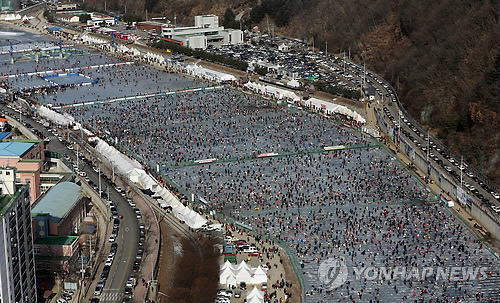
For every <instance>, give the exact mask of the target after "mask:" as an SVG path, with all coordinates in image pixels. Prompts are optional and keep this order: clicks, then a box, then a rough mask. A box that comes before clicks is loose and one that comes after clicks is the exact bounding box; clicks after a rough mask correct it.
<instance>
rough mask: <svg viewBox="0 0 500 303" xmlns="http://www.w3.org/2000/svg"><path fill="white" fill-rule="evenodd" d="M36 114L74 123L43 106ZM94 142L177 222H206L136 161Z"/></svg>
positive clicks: (106, 157)
mask: <svg viewBox="0 0 500 303" xmlns="http://www.w3.org/2000/svg"><path fill="white" fill-rule="evenodd" d="M38 113H39V114H40V116H42V117H44V118H45V119H47V120H50V121H52V122H54V123H56V124H59V125H68V124H71V123H74V118H73V117H72V116H70V115H66V114H65V115H62V114H60V113H57V112H55V111H53V110H51V109H49V108H47V107H45V106H40V107H39V108H38ZM78 127H81V125H78ZM82 130H83V131H84V132H85V133H87V134H89V135H90V134H92V133H91V132H90V131H88V130H86V129H84V128H82ZM95 141H97V145H96V150H97V152H98V153H99V154H100V155H101V156H102V157H104V158H105V159H106V160H107V161H108V162H109V163H111V165H113V166H114V167H115V170H116V172H117V173H118V174H120V175H123V176H125V177H127V178H128V179H129V180H130V181H131V182H133V183H135V184H137V186H138V187H140V188H142V189H144V190H151V191H152V192H154V195H153V197H157V198H161V199H162V200H163V201H165V202H166V203H168V205H169V206H171V207H172V209H173V214H174V216H176V217H177V218H178V219H179V220H183V221H184V222H186V224H187V225H188V226H189V227H191V228H194V229H197V228H200V227H201V226H202V225H203V224H205V223H206V222H207V220H206V219H205V218H203V217H202V216H201V215H200V214H198V213H197V212H195V211H193V210H192V209H189V208H188V207H186V206H184V205H182V203H180V201H179V199H178V198H177V197H176V196H175V195H173V194H172V193H171V192H170V191H169V190H168V189H166V188H165V187H164V186H162V185H161V184H160V183H159V182H158V181H157V180H156V179H155V178H153V177H152V176H151V175H149V174H147V173H146V171H144V169H142V165H141V164H140V163H139V162H137V160H135V159H130V158H128V157H127V156H125V155H123V154H122V153H121V152H120V151H118V150H117V149H116V148H114V147H113V146H110V145H109V144H108V143H106V142H105V141H104V140H101V139H100V138H96V139H95Z"/></svg>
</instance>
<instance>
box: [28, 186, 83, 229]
mask: <svg viewBox="0 0 500 303" xmlns="http://www.w3.org/2000/svg"><path fill="white" fill-rule="evenodd" d="M81 197H82V194H81V193H80V186H78V185H76V184H75V183H72V182H61V183H59V184H57V185H56V186H54V187H52V188H51V189H50V190H49V191H48V192H47V193H46V194H45V196H43V197H42V198H41V199H40V200H39V201H38V203H36V205H35V207H33V209H32V210H31V213H32V215H33V216H36V215H37V214H49V215H50V216H51V219H52V220H53V221H55V222H59V221H61V219H62V218H64V217H65V216H66V214H67V213H68V212H69V211H71V209H73V207H74V205H75V204H76V202H78V200H80V198H81Z"/></svg>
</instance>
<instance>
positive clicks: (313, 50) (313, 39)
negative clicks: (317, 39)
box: [312, 36, 314, 53]
mask: <svg viewBox="0 0 500 303" xmlns="http://www.w3.org/2000/svg"><path fill="white" fill-rule="evenodd" d="M312 38H313V53H314V36H313V37H312Z"/></svg>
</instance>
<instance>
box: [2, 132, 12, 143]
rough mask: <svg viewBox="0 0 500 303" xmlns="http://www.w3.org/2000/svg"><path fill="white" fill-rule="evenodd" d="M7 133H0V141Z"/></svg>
mask: <svg viewBox="0 0 500 303" xmlns="http://www.w3.org/2000/svg"><path fill="white" fill-rule="evenodd" d="M9 134H10V132H4V133H0V141H2V140H3V139H5V137H7V136H8V135H9Z"/></svg>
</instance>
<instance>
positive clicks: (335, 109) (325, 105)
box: [245, 82, 366, 123]
mask: <svg viewBox="0 0 500 303" xmlns="http://www.w3.org/2000/svg"><path fill="white" fill-rule="evenodd" d="M245 86H246V87H247V88H249V89H251V90H252V91H254V92H256V93H259V94H264V95H268V96H271V97H273V98H276V99H279V100H281V99H283V98H285V99H287V100H291V101H300V100H301V98H300V97H299V96H297V94H295V93H294V92H291V91H289V90H286V89H282V88H278V87H274V86H269V85H264V84H260V83H256V82H248V83H246V84H245ZM307 103H308V104H309V105H311V106H313V108H315V109H316V110H319V109H324V110H325V111H327V112H329V113H332V114H342V115H345V116H347V117H351V118H352V119H354V120H356V121H358V122H360V123H366V120H365V118H363V117H362V116H361V115H360V114H358V113H357V112H356V111H354V110H351V109H349V108H347V107H346V106H343V105H339V104H334V103H331V102H328V101H324V100H320V99H317V98H310V99H309V100H307Z"/></svg>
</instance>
